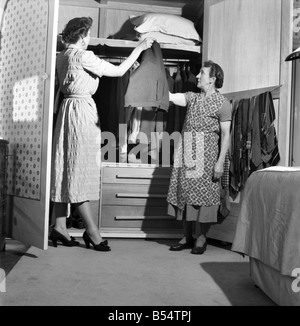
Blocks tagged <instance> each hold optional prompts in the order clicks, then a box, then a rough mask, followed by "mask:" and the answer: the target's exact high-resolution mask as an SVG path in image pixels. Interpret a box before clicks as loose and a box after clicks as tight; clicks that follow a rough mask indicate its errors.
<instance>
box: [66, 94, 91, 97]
mask: <svg viewBox="0 0 300 326" xmlns="http://www.w3.org/2000/svg"><path fill="white" fill-rule="evenodd" d="M91 97H92V95H88V94H74V95H72V94H70V95H67V94H66V95H64V98H91Z"/></svg>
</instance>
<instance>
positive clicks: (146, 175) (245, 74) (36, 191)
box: [0, 0, 293, 249]
mask: <svg viewBox="0 0 300 326" xmlns="http://www.w3.org/2000/svg"><path fill="white" fill-rule="evenodd" d="M1 9H2V11H1V13H2V17H1V32H3V38H2V40H1V57H2V56H3V58H4V59H3V60H2V63H1V65H2V66H1V68H4V69H2V70H1V73H0V74H1V75H2V76H1V77H2V78H1V80H4V82H1V85H0V90H1V99H0V100H1V106H0V133H1V134H0V136H2V137H3V138H4V139H6V140H8V141H9V155H8V200H7V214H6V216H7V221H6V228H7V233H8V234H9V235H10V236H12V237H13V238H15V239H17V240H20V241H22V242H25V243H28V244H31V245H34V246H37V247H39V248H42V249H47V245H48V230H49V211H50V210H49V196H50V194H49V187H50V163H51V142H52V125H53V105H54V96H55V88H54V85H55V74H54V71H55V56H56V54H57V52H59V51H60V48H59V46H58V44H59V35H58V34H59V33H60V32H61V31H62V29H63V27H64V25H65V24H66V23H67V21H68V20H69V19H71V18H73V17H76V16H90V17H92V18H93V21H94V25H93V29H92V31H91V37H92V38H91V43H90V44H91V46H92V47H93V50H94V51H95V53H96V54H97V55H99V56H101V57H103V58H107V59H109V60H113V59H114V60H116V62H117V60H119V59H120V58H122V57H126V56H127V55H128V54H129V53H130V52H131V51H132V49H133V47H134V46H136V41H132V40H128V39H124V38H123V36H124V35H128V34H130V28H131V27H132V26H130V25H128V19H129V17H130V15H134V16H139V15H142V14H144V13H168V14H174V15H179V16H181V15H182V16H184V17H186V18H188V19H190V20H192V21H193V22H194V23H195V26H196V28H197V31H198V33H199V35H200V36H201V38H202V43H201V44H200V45H195V46H169V45H162V46H161V48H162V53H163V56H164V59H165V60H166V61H167V60H171V61H172V60H173V62H174V63H176V60H177V61H178V62H179V60H182V61H181V62H191V63H195V64H198V63H199V61H200V64H201V62H203V61H206V60H208V59H210V60H213V61H215V62H217V63H218V64H220V66H221V67H222V68H223V69H224V74H225V82H224V87H223V88H222V89H221V92H222V93H223V94H224V95H225V96H227V97H228V98H229V99H241V98H247V97H248V98H249V97H252V96H255V95H258V94H260V93H262V92H265V91H272V92H273V93H272V94H273V99H274V104H275V107H276V117H277V119H276V130H277V135H278V142H279V150H280V154H281V161H280V165H288V164H289V160H290V114H291V113H290V112H291V83H292V80H291V72H292V69H291V68H292V67H291V64H290V63H287V62H285V61H284V60H285V57H286V56H287V55H288V54H289V53H290V52H291V50H292V28H291V26H292V18H293V4H292V3H291V2H290V1H285V0H264V1H261V0H243V1H237V0H201V1H199V0H190V1H184V0H178V1H166V0H164V1H158V0H153V1H151V0H149V1H138V0H126V1H113V0H105V1H102V0H100V1H94V0H85V1H79V0H60V1H58V0H43V1H38V2H37V1H34V0H28V1H27V2H23V1H21V0H10V1H2V2H1ZM31 11H35V12H34V13H33V12H32V13H31ZM37 13H38V14H39V15H37ZM26 15H27V16H28V15H29V16H30V17H31V20H30V22H31V24H30V26H28V27H30V28H29V32H30V33H32V41H28V40H27V43H29V48H28V49H27V48H26V47H28V45H27V43H26V42H25V38H26V35H25V34H24V32H22V31H23V27H22V26H23V25H22V24H26V19H27V16H26ZM16 20H17V21H19V22H20V23H19V24H15V22H16ZM12 30H16V31H15V32H14V34H13V35H14V37H15V38H16V39H17V40H19V42H18V41H14V42H12V44H10V43H9V36H8V35H9V33H11V31H12ZM20 33H21V36H22V37H21V38H20V37H19V34H20ZM27 34H28V33H27ZM30 35H31V34H30ZM23 38H24V41H23ZM34 42H37V44H39V45H40V46H39V47H38V46H36V44H34ZM3 45H4V46H3ZM20 45H21V49H23V50H21V51H20V50H18V48H19V47H20ZM4 48H5V49H4ZM37 48H39V49H38V51H37ZM24 59H26V64H25V66H24V67H22V62H23V61H24ZM100 88H101V80H100ZM24 106H26V108H27V111H24ZM28 112H29V113H30V116H28ZM99 147H100V144H99ZM101 169H102V178H101V182H102V193H101V199H100V200H99V201H97V202H93V203H92V204H93V210H94V216H95V219H96V222H97V224H98V225H99V227H101V231H102V235H103V236H104V237H140V238H148V237H149V238H160V237H164V238H170V237H174V238H175V237H180V236H181V233H182V229H181V224H179V223H178V222H176V221H175V220H174V218H173V217H171V216H168V215H167V214H166V201H165V198H166V192H167V189H168V182H169V177H170V173H171V167H168V166H162V165H153V164H139V163H121V164H120V163H116V162H113V161H111V160H110V161H105V160H104V161H103V162H102V164H101ZM240 200H241V197H240V196H239V197H238V198H237V199H236V200H235V201H234V202H231V210H230V214H229V216H228V217H227V218H226V219H225V220H224V221H223V223H221V224H219V225H215V226H213V227H212V228H211V230H210V233H209V235H208V236H210V237H212V238H215V239H218V240H222V241H227V242H232V240H233V236H234V232H235V226H236V220H237V216H238V213H239V207H240ZM71 233H72V235H74V236H80V235H81V234H82V232H81V231H80V230H72V232H71Z"/></svg>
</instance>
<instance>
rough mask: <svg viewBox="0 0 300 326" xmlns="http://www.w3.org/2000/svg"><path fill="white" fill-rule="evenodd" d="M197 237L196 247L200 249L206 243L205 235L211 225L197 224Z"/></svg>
mask: <svg viewBox="0 0 300 326" xmlns="http://www.w3.org/2000/svg"><path fill="white" fill-rule="evenodd" d="M198 225H199V235H198V237H197V242H196V247H202V246H203V245H204V244H205V242H206V234H207V233H208V231H209V229H210V226H211V223H199V224H198Z"/></svg>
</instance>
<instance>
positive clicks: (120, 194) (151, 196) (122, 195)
mask: <svg viewBox="0 0 300 326" xmlns="http://www.w3.org/2000/svg"><path fill="white" fill-rule="evenodd" d="M116 197H117V198H167V195H166V194H125V193H119V194H116Z"/></svg>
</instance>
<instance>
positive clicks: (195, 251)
mask: <svg viewBox="0 0 300 326" xmlns="http://www.w3.org/2000/svg"><path fill="white" fill-rule="evenodd" d="M206 247H207V242H206V241H205V243H204V244H203V246H201V247H196V245H195V246H194V247H193V249H192V251H191V254H194V255H202V254H204V252H205V250H206Z"/></svg>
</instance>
